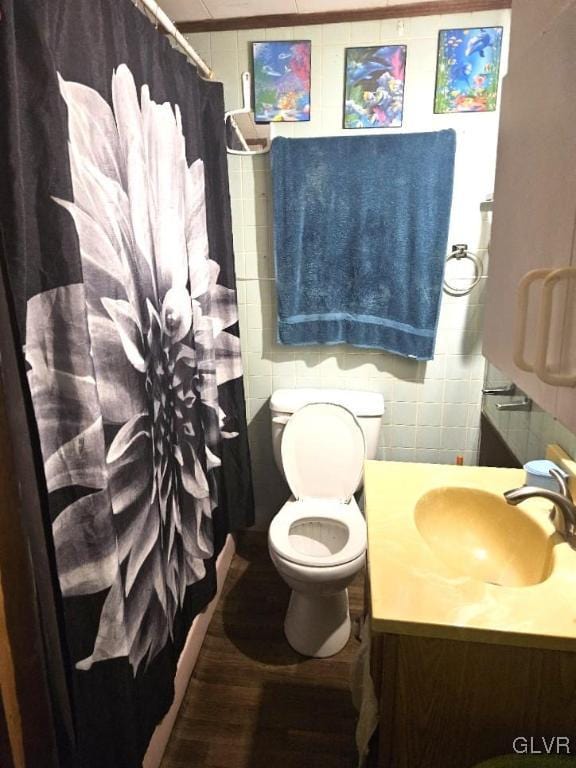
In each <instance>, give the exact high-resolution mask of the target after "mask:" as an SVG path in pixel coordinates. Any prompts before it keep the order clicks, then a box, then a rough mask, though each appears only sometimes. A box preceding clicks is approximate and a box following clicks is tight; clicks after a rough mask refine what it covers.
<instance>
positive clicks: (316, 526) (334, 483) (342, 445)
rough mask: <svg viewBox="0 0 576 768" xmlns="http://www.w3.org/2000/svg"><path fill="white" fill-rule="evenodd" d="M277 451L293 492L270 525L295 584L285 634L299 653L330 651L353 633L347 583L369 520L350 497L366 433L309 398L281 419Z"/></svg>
mask: <svg viewBox="0 0 576 768" xmlns="http://www.w3.org/2000/svg"><path fill="white" fill-rule="evenodd" d="M382 410H383V404H382ZM380 416H381V414H380ZM280 454H281V463H282V470H283V472H284V475H285V477H286V480H287V482H288V485H289V486H290V490H291V491H292V494H293V496H292V497H291V498H290V499H289V500H288V501H287V502H286V503H285V504H284V506H283V507H282V508H281V509H280V511H279V512H278V513H277V514H276V516H275V517H274V518H273V520H272V523H271V524H270V529H269V532H268V549H269V552H270V557H271V559H272V561H273V563H274V565H275V566H276V569H277V570H278V573H279V575H280V576H281V577H282V579H284V581H285V582H286V583H287V584H288V586H289V587H290V588H291V589H292V593H291V596H290V602H289V605H288V610H287V613H286V618H285V621H284V632H285V635H286V638H287V640H288V642H289V643H290V645H291V646H292V647H293V648H294V649H295V650H296V651H298V652H299V653H302V654H303V655H305V656H316V657H325V656H332V655H333V654H335V653H338V651H340V650H341V649H342V648H343V647H344V645H346V642H347V641H348V638H349V636H350V614H349V608H348V592H347V587H348V585H349V584H350V583H351V582H352V580H353V579H354V577H355V576H356V574H357V573H358V572H359V571H360V570H361V569H362V567H363V565H364V561H365V554H366V523H365V521H364V516H363V514H362V512H361V510H360V508H359V507H358V504H357V503H356V500H355V499H354V495H353V494H354V492H355V491H356V489H357V488H358V487H359V486H360V484H361V478H362V471H363V465H364V459H365V455H366V446H365V440H364V432H363V430H362V428H361V426H360V424H359V423H358V421H357V420H356V418H355V416H354V415H353V414H352V413H351V412H350V410H348V409H347V408H345V407H343V406H342V405H336V404H334V403H322V402H313V403H311V404H307V405H304V406H302V407H301V408H299V409H298V410H296V411H295V413H293V414H292V415H291V416H290V417H289V418H288V419H287V420H286V422H285V425H284V430H283V435H282V441H281V449H280Z"/></svg>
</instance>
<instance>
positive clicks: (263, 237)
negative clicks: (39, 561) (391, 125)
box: [188, 11, 509, 525]
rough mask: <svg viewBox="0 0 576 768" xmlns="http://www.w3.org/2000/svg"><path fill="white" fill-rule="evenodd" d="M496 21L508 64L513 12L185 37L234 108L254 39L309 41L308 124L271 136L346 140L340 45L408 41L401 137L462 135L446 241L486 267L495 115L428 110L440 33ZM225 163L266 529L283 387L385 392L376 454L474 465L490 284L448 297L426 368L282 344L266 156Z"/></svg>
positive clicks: (282, 493) (273, 503)
mask: <svg viewBox="0 0 576 768" xmlns="http://www.w3.org/2000/svg"><path fill="white" fill-rule="evenodd" d="M497 24H501V25H503V26H504V27H505V37H504V40H505V51H504V52H503V61H504V62H505V61H506V59H507V41H508V27H509V12H508V11H494V12H480V13H470V14H466V15H462V14H458V15H447V16H427V17H421V18H409V19H398V20H394V19H392V20H390V19H387V20H385V21H367V22H355V23H343V24H329V25H325V26H309V27H305V26H302V27H293V28H282V29H267V30H261V29H259V30H242V31H238V32H216V33H200V34H193V35H188V39H189V40H190V42H191V43H192V45H193V46H194V47H195V48H196V49H197V50H198V52H199V53H200V54H201V55H202V56H203V58H205V60H206V61H207V62H208V63H209V64H211V66H212V67H213V68H214V70H215V72H216V76H217V77H219V78H221V79H223V80H224V88H225V99H226V107H227V108H228V109H235V108H237V107H239V106H240V87H239V86H240V75H241V73H242V72H243V71H244V70H246V69H248V68H249V61H250V55H249V54H250V43H251V41H254V40H262V39H268V40H274V39H286V38H292V39H309V40H312V93H311V104H312V111H311V120H310V122H309V123H300V124H284V125H282V124H274V125H273V131H274V133H275V135H283V136H290V137H302V136H325V135H336V134H350V131H345V130H344V129H342V127H341V126H342V98H343V87H344V84H343V74H344V49H345V47H346V46H349V45H376V44H385V43H394V42H405V43H406V44H407V45H408V52H407V72H406V96H405V110H404V125H403V128H402V129H401V130H402V131H428V130H439V129H442V128H449V127H451V128H454V129H455V130H456V131H457V134H458V138H457V156H456V174H455V185H454V202H453V207H452V218H451V227H450V235H449V242H450V243H460V242H464V243H467V244H468V246H469V247H470V248H471V249H472V250H474V251H476V252H477V253H478V255H479V256H480V257H481V259H482V260H483V262H484V266H485V267H486V266H487V250H486V249H487V246H488V240H489V229H490V218H489V214H485V213H484V214H482V213H480V210H479V205H480V202H481V201H482V200H484V199H485V197H486V196H487V195H489V194H491V193H492V190H493V182H494V167H495V153H496V141H497V127H498V114H497V113H487V114H473V115H434V114H433V113H432V104H433V98H434V81H435V72H436V44H437V36H438V30H439V29H442V28H446V27H450V26H458V25H460V26H480V25H486V26H487V25H497ZM395 130H398V129H395ZM366 132H369V130H368V131H366ZM228 159H229V171H230V194H231V200H232V220H233V234H234V247H235V253H236V271H237V278H238V300H239V304H240V329H241V339H242V349H243V355H244V368H245V377H246V391H247V413H248V419H249V436H250V445H251V450H252V457H253V474H254V484H255V491H256V503H257V518H258V521H259V523H260V524H261V525H265V524H266V522H267V521H268V520H269V519H270V518H271V516H272V515H273V514H274V513H275V512H276V511H277V510H278V508H279V506H280V505H281V504H282V502H283V501H284V499H285V498H286V494H287V489H286V486H285V485H284V484H283V482H282V480H281V478H280V476H279V474H278V472H277V470H276V468H275V466H274V462H273V457H272V449H271V440H270V425H269V414H268V398H269V396H270V394H271V393H272V391H273V390H274V389H276V388H278V387H294V386H296V387H298V386H323V387H340V388H357V389H368V390H373V391H377V392H382V393H383V395H384V398H385V400H386V414H385V417H384V424H383V429H382V434H381V442H380V447H379V457H380V458H387V459H393V460H400V461H428V462H442V463H453V462H454V461H455V458H456V455H458V454H462V455H463V456H464V461H465V463H467V464H472V463H475V461H476V456H477V441H478V423H479V408H480V391H481V387H482V379H483V375H484V363H483V358H482V356H481V345H480V326H481V322H482V306H483V291H484V285H485V280H482V281H481V284H480V285H479V286H478V287H477V288H476V289H475V290H474V291H473V292H472V294H471V295H470V296H468V297H465V298H454V297H451V296H447V295H444V297H443V301H442V309H441V313H440V320H439V327H438V336H437V344H436V355H435V358H434V360H433V361H431V362H429V363H418V362H415V361H411V360H407V359H404V358H400V357H397V356H394V355H390V354H387V353H384V352H378V351H366V350H361V349H355V348H353V347H349V346H338V347H310V348H303V347H283V346H280V345H278V344H277V343H276V335H275V320H276V306H275V286H274V282H273V276H274V262H273V252H272V228H271V221H272V219H271V203H272V201H271V183H270V170H269V168H270V166H269V156H260V157H255V158H239V157H233V156H229V158H228Z"/></svg>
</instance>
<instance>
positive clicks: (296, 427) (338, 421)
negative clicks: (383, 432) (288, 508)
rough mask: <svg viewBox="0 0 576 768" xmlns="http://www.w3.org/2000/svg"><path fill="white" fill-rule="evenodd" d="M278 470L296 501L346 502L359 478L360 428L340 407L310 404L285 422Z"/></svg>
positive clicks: (361, 456)
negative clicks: (327, 500) (279, 468)
mask: <svg viewBox="0 0 576 768" xmlns="http://www.w3.org/2000/svg"><path fill="white" fill-rule="evenodd" d="M281 453H282V467H283V469H284V474H285V476H286V480H287V482H288V485H289V486H290V490H291V491H292V493H293V494H294V496H295V497H296V498H297V499H308V498H314V499H332V500H338V501H340V502H344V501H348V500H349V499H350V498H351V497H352V495H353V493H354V491H355V490H356V488H357V487H358V485H359V483H360V480H361V478H362V471H363V468H364V459H365V456H366V445H365V441H364V433H363V431H362V427H361V426H360V424H359V423H358V421H357V420H356V418H355V416H354V415H353V414H352V413H351V412H350V411H349V410H348V409H347V408H344V407H343V406H341V405H335V404H333V403H311V404H309V405H305V406H303V407H302V408H300V409H299V410H298V411H296V412H295V413H294V414H293V415H292V416H291V417H290V419H289V420H288V423H287V424H286V426H285V428H284V434H283V436H282V446H281Z"/></svg>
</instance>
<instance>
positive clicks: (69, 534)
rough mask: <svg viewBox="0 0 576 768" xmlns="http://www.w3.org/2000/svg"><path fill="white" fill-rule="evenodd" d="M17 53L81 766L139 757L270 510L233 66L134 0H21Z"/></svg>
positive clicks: (53, 544)
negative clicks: (221, 572)
mask: <svg viewBox="0 0 576 768" xmlns="http://www.w3.org/2000/svg"><path fill="white" fill-rule="evenodd" d="M0 67H1V73H2V77H1V78H0V80H1V82H0V105H1V106H0V108H1V113H2V121H1V125H0V156H1V159H0V163H1V165H0V228H1V229H0V249H1V250H0V255H1V257H2V268H3V270H4V273H5V275H6V276H7V283H8V287H9V293H10V301H11V304H12V308H13V313H14V329H15V333H14V335H15V339H16V343H17V345H18V346H19V349H20V350H21V362H22V370H23V371H25V379H26V382H27V387H28V389H27V397H29V402H30V404H31V415H33V418H32V419H31V424H30V429H31V432H32V439H33V441H35V440H36V439H37V444H38V446H39V457H38V460H39V463H40V466H41V467H42V468H43V473H42V472H41V473H40V476H41V485H42V488H41V492H42V494H43V498H44V499H45V505H44V507H45V508H44V513H45V515H46V519H45V522H46V523H47V525H46V530H47V532H48V535H47V537H46V547H47V550H48V552H49V555H50V557H53V561H54V570H55V571H56V572H57V583H56V584H55V599H56V601H57V602H59V604H60V605H61V608H62V616H63V621H62V622H61V634H62V637H61V641H62V645H63V649H64V650H63V669H64V670H65V673H66V677H67V684H68V689H67V690H68V691H69V698H70V708H71V713H72V720H73V723H74V742H75V743H74V744H73V747H72V749H73V753H74V754H73V765H74V766H82V767H84V766H86V767H87V768H88V767H90V768H91V767H92V766H106V768H116V766H117V767H118V768H130V767H131V766H137V765H140V764H141V761H142V756H143V754H144V752H145V750H146V746H147V744H148V741H149V738H150V736H151V733H152V732H153V730H154V727H155V725H156V724H157V723H158V722H159V721H160V720H161V718H162V716H163V715H164V713H165V712H166V711H167V709H168V707H169V705H170V702H171V700H172V696H173V678H174V674H175V669H176V664H177V661H178V656H179V654H180V651H181V649H182V647H183V643H184V640H185V638H186V634H187V632H188V630H189V628H190V625H191V622H192V620H193V618H194V616H196V615H197V614H198V612H199V611H201V610H202V609H203V608H204V607H205V606H206V604H207V603H208V602H209V601H210V599H211V598H212V597H213V595H214V594H215V588H216V583H215V558H216V556H217V554H218V552H219V550H220V548H221V547H222V545H223V542H224V540H225V537H226V533H227V531H229V530H233V529H236V528H240V527H244V526H246V525H250V524H251V523H252V520H253V504H252V489H251V484H250V469H249V455H248V447H247V435H246V423H245V415H244V393H243V385H242V369H241V360H240V342H239V338H238V324H237V319H238V318H237V306H236V295H235V290H234V270H233V254H232V239H231V221H230V204H229V197H228V184H227V171H226V153H225V147H224V131H223V129H224V123H223V113H224V106H223V93H222V86H221V85H220V84H217V83H207V82H205V81H203V80H202V79H201V78H200V77H199V76H198V75H197V73H196V70H195V69H194V68H193V67H192V66H191V65H190V64H188V63H187V62H186V60H185V59H184V57H183V56H182V55H181V54H179V53H177V52H176V51H174V50H173V49H172V48H171V46H170V44H169V43H168V42H167V40H166V39H165V38H164V37H163V36H162V35H161V34H159V33H158V31H156V30H155V29H154V27H153V26H152V25H151V24H150V23H149V21H148V20H147V19H146V18H145V17H144V16H143V15H142V13H141V12H140V11H139V10H137V9H136V8H135V7H134V6H133V5H132V4H131V2H130V0H50V1H48V0H44V1H43V2H39V0H3V2H2V4H1V8H0ZM5 332H7V330H6V329H3V333H5ZM3 373H4V374H8V375H13V376H17V375H18V372H17V371H12V372H6V371H4V372H3ZM19 437H20V439H22V436H19ZM46 576H47V574H46V573H44V574H42V573H37V580H41V579H42V578H44V577H46Z"/></svg>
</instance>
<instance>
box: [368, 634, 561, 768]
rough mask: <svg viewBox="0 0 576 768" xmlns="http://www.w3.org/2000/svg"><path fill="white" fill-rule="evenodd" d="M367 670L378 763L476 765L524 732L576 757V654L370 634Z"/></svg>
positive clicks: (373, 755) (398, 767) (410, 767)
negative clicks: (376, 713) (560, 740)
mask: <svg viewBox="0 0 576 768" xmlns="http://www.w3.org/2000/svg"><path fill="white" fill-rule="evenodd" d="M371 669H372V677H373V679H374V684H375V689H376V696H377V698H378V701H379V704H380V726H379V729H378V733H377V734H376V736H375V737H374V744H373V748H372V749H371V752H370V757H369V762H368V765H369V766H371V767H372V768H376V767H378V768H472V766H475V765H477V764H478V763H480V762H482V761H483V760H487V759H489V758H491V757H496V756H498V755H505V754H512V753H513V752H514V748H513V743H514V739H516V738H517V737H519V736H523V737H534V742H533V743H534V744H535V745H536V746H538V745H542V744H543V742H542V738H543V737H544V738H546V739H547V741H548V743H554V742H550V739H551V737H557V736H567V737H569V738H570V745H571V748H572V750H573V754H575V755H576V652H574V653H573V652H569V651H561V650H554V651H553V650H545V649H536V648H524V647H518V646H510V645H499V644H489V643H479V642H470V641H468V640H447V639H441V638H425V637H415V636H408V635H394V634H382V633H374V634H373V636H372V656H371Z"/></svg>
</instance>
